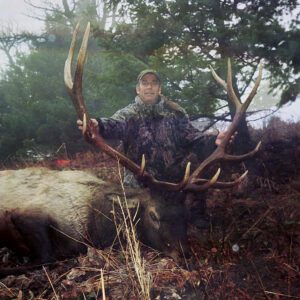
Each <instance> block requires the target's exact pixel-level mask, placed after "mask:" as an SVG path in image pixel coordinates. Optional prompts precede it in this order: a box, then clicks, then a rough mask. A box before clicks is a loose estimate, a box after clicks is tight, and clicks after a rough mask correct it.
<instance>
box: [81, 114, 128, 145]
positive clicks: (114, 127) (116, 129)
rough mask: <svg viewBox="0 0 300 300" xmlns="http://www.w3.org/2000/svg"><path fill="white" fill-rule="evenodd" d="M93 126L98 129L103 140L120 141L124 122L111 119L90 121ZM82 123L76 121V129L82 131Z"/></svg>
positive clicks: (122, 135)
mask: <svg viewBox="0 0 300 300" xmlns="http://www.w3.org/2000/svg"><path fill="white" fill-rule="evenodd" d="M91 122H93V124H94V126H95V127H96V128H98V131H99V133H100V134H101V135H102V136H103V138H105V139H116V140H122V139H123V137H124V132H125V126H126V122H125V121H120V120H115V119H112V118H97V119H91ZM82 124H83V123H82V121H81V120H77V125H78V129H79V130H81V131H82Z"/></svg>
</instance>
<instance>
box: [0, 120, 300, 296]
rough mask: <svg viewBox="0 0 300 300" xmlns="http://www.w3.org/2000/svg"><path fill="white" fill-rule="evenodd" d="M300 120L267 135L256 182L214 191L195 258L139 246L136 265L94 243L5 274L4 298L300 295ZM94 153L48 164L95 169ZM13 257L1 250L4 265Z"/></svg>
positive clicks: (193, 237) (193, 233)
mask: <svg viewBox="0 0 300 300" xmlns="http://www.w3.org/2000/svg"><path fill="white" fill-rule="evenodd" d="M293 126H294V125H293ZM299 126H300V125H299V124H298V125H297V127H296V125H295V126H294V127H293V128H294V129H293V132H294V135H293V136H291V135H290V134H291V127H290V126H289V127H284V126H283V125H281V126H278V124H277V125H276V126H273V127H270V128H269V129H268V131H265V132H264V133H263V137H265V146H264V149H262V151H261V155H260V156H259V158H258V160H257V161H256V162H255V161H254V162H253V166H254V167H255V169H257V170H259V169H261V170H260V171H259V172H257V173H256V174H255V175H254V176H252V179H251V180H252V182H251V184H250V185H249V186H250V187H251V188H248V190H246V191H242V192H239V191H237V190H226V191H224V190H217V189H215V190H211V191H210V192H209V194H208V201H207V203H208V209H207V213H208V215H209V226H208V228H206V229H198V228H196V227H195V226H193V225H190V227H189V231H188V233H189V242H190V248H191V252H192V256H191V258H189V259H186V260H185V262H184V263H182V264H181V265H178V264H177V263H176V262H174V261H173V260H172V259H171V258H168V257H164V256H162V255H161V254H160V253H158V252H156V251H154V250H152V249H148V248H147V247H145V246H143V245H141V257H142V259H143V260H141V264H140V266H142V270H137V268H136V265H135V264H134V261H132V260H130V257H129V256H130V255H129V254H128V253H127V252H126V249H125V250H124V249H123V251H121V250H115V249H104V250H99V249H94V248H89V249H88V252H87V254H85V255H80V256H78V257H75V258H71V259H69V260H65V261H60V262H56V263H54V264H49V265H46V266H43V268H40V269H36V270H32V271H30V272H27V273H26V274H23V275H19V276H7V277H6V278H2V279H0V299H18V300H21V299H26V300H27V299H99V300H100V299H109V300H111V299H113V300H115V299H122V300H123V299H142V300H144V299H147V298H148V299H172V300H173V299H174V300H176V299H188V300H190V299H191V300H192V299H195V300H196V299H197V300H198V299H300V177H299V175H300V174H299V166H300V163H299V162H300V159H299V158H300V142H299V141H300V137H299V135H300V130H299ZM278 128H281V131H280V130H278ZM282 132H283V133H282ZM279 134H280V136H278V135H279ZM287 134H289V136H290V138H286V136H287ZM259 135H260V136H262V134H261V133H259ZM270 140H271V141H270ZM102 158H103V157H102ZM93 159H94V157H93V155H91V157H89V155H88V154H85V155H84V156H78V157H77V158H76V159H74V160H72V161H64V160H62V161H56V162H55V163H53V164H52V165H51V164H50V165H48V166H50V167H55V168H62V169H63V168H75V169H77V168H79V169H82V168H90V167H91V163H90V162H91V161H92V160H93ZM97 161H98V163H97V164H96V165H95V164H92V166H93V168H95V169H97V172H100V173H101V174H100V176H101V177H103V178H104V179H106V180H109V181H115V180H117V179H116V178H117V175H116V172H114V170H116V167H115V164H114V163H113V162H111V160H110V159H104V160H103V159H97ZM18 167H21V166H16V168H18ZM262 167H263V169H262ZM252 169H253V168H252ZM99 170H100V171H99ZM252 171H253V170H252ZM250 172H251V170H250ZM16 262H17V261H16V258H15V257H14V255H13V254H12V253H10V252H9V251H8V250H7V249H5V248H4V249H0V267H7V266H14V265H15V264H16Z"/></svg>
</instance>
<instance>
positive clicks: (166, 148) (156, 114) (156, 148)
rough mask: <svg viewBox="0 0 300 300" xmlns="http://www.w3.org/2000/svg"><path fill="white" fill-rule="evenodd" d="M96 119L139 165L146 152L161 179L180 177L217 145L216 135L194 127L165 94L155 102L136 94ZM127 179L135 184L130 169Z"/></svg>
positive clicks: (104, 132)
mask: <svg viewBox="0 0 300 300" xmlns="http://www.w3.org/2000/svg"><path fill="white" fill-rule="evenodd" d="M97 120H98V122H99V130H100V133H101V135H102V136H103V137H104V138H105V139H107V140H109V139H117V140H121V141H122V143H123V151H124V153H125V154H126V156H127V157H129V158H130V159H131V160H133V161H134V162H136V163H138V164H140V161H141V158H142V155H143V154H144V155H145V158H146V170H147V171H148V172H150V173H151V174H152V175H154V176H155V178H157V179H159V180H167V181H179V180H181V179H182V176H183V174H184V170H185V166H186V164H187V162H188V161H191V162H192V167H193V166H194V167H196V165H195V164H197V161H199V160H202V159H203V158H204V157H205V156H206V155H207V152H211V151H212V150H213V148H214V141H215V136H213V137H212V136H207V135H204V134H203V133H202V132H200V131H199V130H197V129H196V128H195V127H193V126H192V124H191V123H190V121H189V118H188V115H187V114H186V112H185V110H184V109H183V108H182V107H180V106H179V105H178V104H176V103H175V102H173V101H170V100H168V99H167V98H165V97H164V96H162V97H161V98H160V99H159V101H158V103H157V104H155V105H147V104H144V103H143V102H142V100H141V99H140V98H139V97H138V96H137V97H136V98H135V102H134V103H132V104H129V105H128V106H127V107H125V108H123V109H121V110H119V111H117V112H116V113H115V114H114V115H113V116H112V117H111V118H99V119H97ZM124 182H125V184H129V185H132V186H135V185H136V182H135V181H134V179H133V175H132V174H131V173H130V172H126V173H125V178H124Z"/></svg>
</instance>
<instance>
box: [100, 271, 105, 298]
mask: <svg viewBox="0 0 300 300" xmlns="http://www.w3.org/2000/svg"><path fill="white" fill-rule="evenodd" d="M100 272H101V287H102V299H103V300H106V296H105V288H104V277H103V269H101V270H100Z"/></svg>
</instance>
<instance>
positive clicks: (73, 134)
mask: <svg viewBox="0 0 300 300" xmlns="http://www.w3.org/2000/svg"><path fill="white" fill-rule="evenodd" d="M48 3H49V2H48ZM95 3H96V2H95V1H90V0H85V1H63V5H64V6H63V7H59V6H55V5H54V4H53V6H52V10H48V11H47V13H46V19H45V31H44V33H43V34H42V35H41V37H40V38H35V39H34V40H32V42H31V44H30V47H31V48H30V52H29V53H28V54H26V55H19V57H18V59H17V60H16V63H15V65H12V66H11V67H10V68H9V69H8V70H7V71H6V72H5V74H3V77H2V80H1V81H0V109H1V110H0V160H2V161H3V160H5V159H7V158H8V157H11V156H14V155H16V154H18V153H19V154H20V153H21V154H24V153H25V154H26V153H27V151H28V150H32V149H38V151H43V152H55V151H56V149H57V148H59V147H60V145H61V144H62V143H65V144H66V147H67V150H68V152H69V153H72V152H76V151H78V150H79V149H82V148H83V147H85V146H84V145H85V144H84V143H83V141H82V137H81V135H80V133H79V131H78V130H77V128H76V124H75V120H76V115H75V110H74V108H73V107H72V104H71V101H70V99H69V96H68V95H67V93H66V89H65V87H64V83H63V65H64V61H65V59H66V56H67V52H68V48H69V43H70V39H71V32H72V30H73V27H74V26H75V24H76V23H77V22H78V20H81V26H82V29H81V31H82V30H83V29H84V26H85V24H86V22H87V21H88V20H89V21H91V23H92V34H91V38H90V41H89V48H88V59H87V63H86V67H85V71H84V82H83V87H84V96H85V100H86V103H87V107H88V110H89V111H90V113H91V115H92V116H93V117H98V116H110V115H111V114H113V113H114V112H115V111H116V110H117V109H119V108H121V107H123V106H125V105H127V104H128V103H130V102H132V101H133V98H134V95H135V84H136V76H137V74H138V73H139V72H140V71H141V70H142V69H145V68H149V67H150V68H154V69H156V70H157V71H159V72H160V73H161V75H162V78H163V81H164V86H163V92H164V94H165V95H166V96H168V97H170V98H171V99H174V100H177V101H178V102H179V103H181V104H182V106H184V107H185V108H186V109H187V110H188V112H189V113H190V115H192V116H193V115H197V114H200V113H205V114H212V113H213V112H214V111H215V110H216V109H217V108H218V107H219V106H220V101H219V100H226V95H225V93H224V92H223V91H221V89H220V88H219V87H217V85H216V84H215V83H214V81H213V80H212V78H211V74H210V72H209V65H213V66H214V68H215V69H216V70H217V71H218V73H219V74H220V75H221V76H222V77H225V76H224V75H225V61H226V57H228V56H230V57H232V58H233V62H234V66H233V67H234V70H233V71H234V74H239V76H237V77H235V78H234V84H235V87H236V88H237V89H238V92H239V94H241V95H243V93H244V92H245V87H246V86H247V85H248V83H249V82H251V81H252V79H253V75H254V72H255V68H256V65H257V63H258V62H259V61H260V60H261V59H263V60H264V62H265V68H266V69H267V70H269V71H270V72H269V74H270V78H269V79H270V81H271V87H272V88H274V87H277V88H279V89H281V90H282V91H283V94H282V99H281V104H283V103H286V102H288V101H291V100H295V99H296V96H297V95H298V94H299V86H300V85H299V69H300V61H299V55H298V53H299V48H300V43H299V41H300V39H299V21H298V19H297V17H294V20H293V21H292V22H291V24H290V26H289V27H287V26H284V25H283V22H282V21H281V19H282V18H283V17H284V15H285V14H291V12H292V11H294V10H295V8H296V5H297V1H296V0H276V1H273V0H266V1H260V0H257V1H248V2H245V1H242V0H238V1H221V0H216V1H210V0H189V1H187V0H172V1H171V0H166V1H161V0H160V1H158V0H148V1H141V0H134V1H133V0H122V1H119V0H113V1H109V0H105V1H103V4H105V5H102V6H101V7H102V9H103V11H102V14H101V17H100V15H99V10H100V7H96V6H95ZM49 5H50V4H49ZM122 14H123V15H124V16H122ZM108 16H111V19H109V18H108ZM107 20H110V21H109V22H110V23H109V22H107ZM81 34H82V32H81ZM78 39H80V37H79V38H78Z"/></svg>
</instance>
